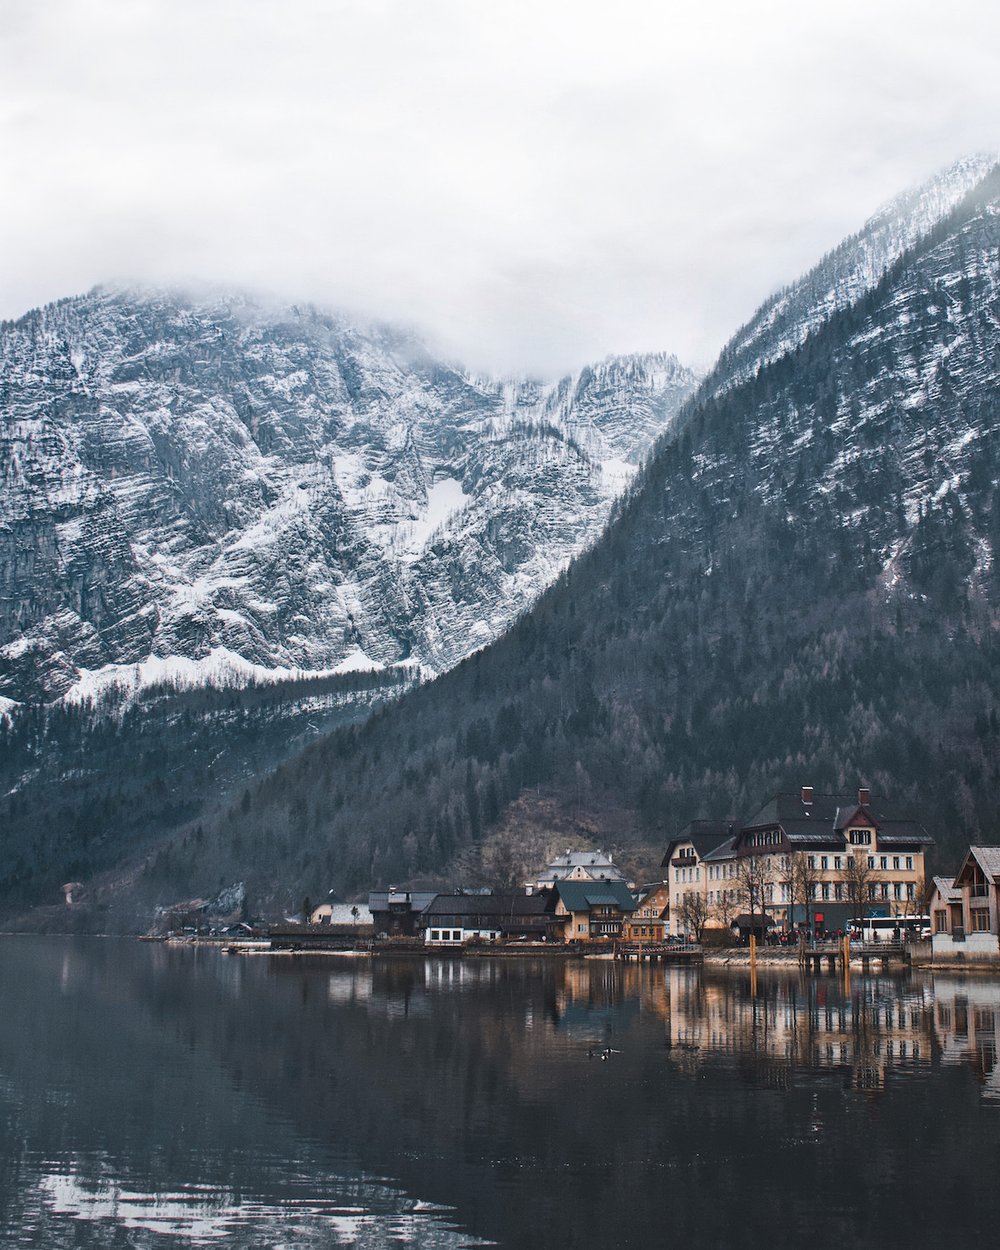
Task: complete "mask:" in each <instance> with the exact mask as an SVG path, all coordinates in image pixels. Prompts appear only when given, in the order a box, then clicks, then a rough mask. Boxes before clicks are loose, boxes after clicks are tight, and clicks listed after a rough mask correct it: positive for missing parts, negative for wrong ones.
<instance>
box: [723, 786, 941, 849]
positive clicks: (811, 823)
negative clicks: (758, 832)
mask: <svg viewBox="0 0 1000 1250" xmlns="http://www.w3.org/2000/svg"><path fill="white" fill-rule="evenodd" d="M860 824H864V825H870V826H872V827H873V828H874V829H875V830H876V831H877V837H878V841H879V843H880V844H884V845H887V846H892V845H899V846H903V845H911V846H927V845H930V844H931V843H932V842H933V841H934V839H933V838H932V837H931V836H930V834H929V833H928V832H927V830H926V829H925V828H924V826H923V825H922V824H920V822H919V821H917V820H913V819H912V818H911V817H910V816H909V815H908V814H907V813H905V812H902V811H900V810H899V808H897V807H896V805H895V804H893V803H891V802H887V801H886V800H885V799H881V798H877V797H876V798H869V800H868V802H867V803H864V804H859V802H858V796H857V794H856V793H855V794H815V793H814V794H813V796H812V801H811V802H809V803H805V802H803V799H802V794H801V792H796V793H794V794H775V795H772V797H771V798H769V799H768V800H767V802H766V803H765V804H764V805H763V807H761V808H759V809H758V811H756V812H755V813H754V814H753V816H751V817H750V819H749V820H747V821H745V822H744V823H743V825H742V826H741V831H742V830H747V829H762V828H763V829H766V828H769V827H774V826H775V825H777V826H780V828H781V829H782V830H783V831H784V833H785V835H786V836H787V837H788V839H789V841H792V842H798V843H807V842H808V843H810V844H813V845H817V846H818V845H820V844H821V843H822V842H824V841H825V842H831V843H834V842H842V841H843V833H844V830H845V829H847V828H849V827H850V826H851V825H860Z"/></svg>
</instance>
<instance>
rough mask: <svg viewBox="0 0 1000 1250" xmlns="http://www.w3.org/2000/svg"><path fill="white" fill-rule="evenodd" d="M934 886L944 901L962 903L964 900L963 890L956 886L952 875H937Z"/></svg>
mask: <svg viewBox="0 0 1000 1250" xmlns="http://www.w3.org/2000/svg"><path fill="white" fill-rule="evenodd" d="M934 888H935V890H937V892H938V894H939V896H940V898H941V901H942V902H944V903H960V902H961V901H962V891H961V890H958V889H956V888H955V883H954V881H952V879H951V877H935V878H934Z"/></svg>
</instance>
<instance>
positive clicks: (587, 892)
mask: <svg viewBox="0 0 1000 1250" xmlns="http://www.w3.org/2000/svg"><path fill="white" fill-rule="evenodd" d="M555 892H556V905H555V915H556V917H557V918H558V920H559V922H560V926H561V936H562V939H563V941H565V942H614V941H617V940H618V939H619V938H621V936H622V926H623V923H624V921H625V920H626V919H627V918H628V917H629V916H631V915H632V913H633V912H634V911H635V896H634V895H633V894H632V891H631V890H630V889H629V888H628V886H627V885H626V884H625V882H624V881H557V882H556V885H555Z"/></svg>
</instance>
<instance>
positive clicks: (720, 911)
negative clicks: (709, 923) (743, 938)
mask: <svg viewBox="0 0 1000 1250" xmlns="http://www.w3.org/2000/svg"><path fill="white" fill-rule="evenodd" d="M739 910H740V891H739V890H737V889H734V888H733V887H732V886H730V888H729V889H728V890H719V891H718V893H717V896H716V900H715V904H714V906H713V908H712V917H713V919H714V920H717V921H718V922H719V924H721V925H724V926H725V927H726V928H727V929H728V928H730V926H731V925H732V923H733V921H734V920H735V919H736V917H737V915H738V914H739Z"/></svg>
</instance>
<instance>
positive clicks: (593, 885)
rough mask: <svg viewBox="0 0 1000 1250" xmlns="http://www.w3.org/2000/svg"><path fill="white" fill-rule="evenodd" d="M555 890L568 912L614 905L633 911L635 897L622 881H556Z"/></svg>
mask: <svg viewBox="0 0 1000 1250" xmlns="http://www.w3.org/2000/svg"><path fill="white" fill-rule="evenodd" d="M556 890H557V892H558V894H559V897H560V898H561V899H562V901H563V903H564V904H565V906H566V908H567V910H568V911H588V910H589V909H590V908H591V907H598V906H602V905H603V906H607V905H614V906H616V907H618V908H620V910H621V911H633V910H634V908H635V896H634V895H633V894H632V891H631V890H630V889H629V888H628V886H627V885H626V884H625V882H624V881H557V882H556Z"/></svg>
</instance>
